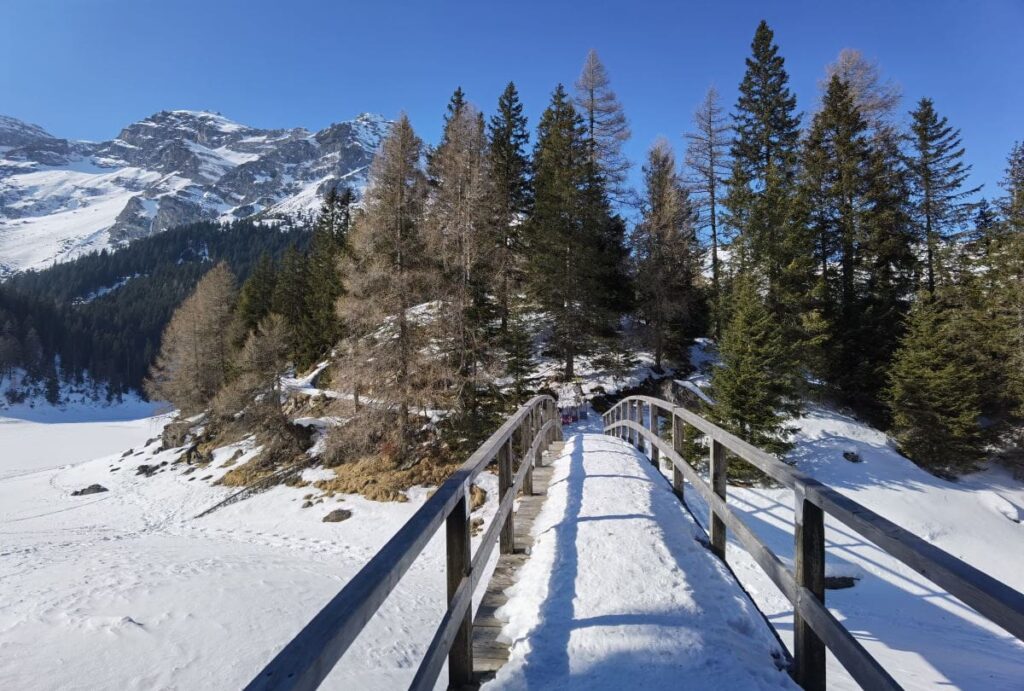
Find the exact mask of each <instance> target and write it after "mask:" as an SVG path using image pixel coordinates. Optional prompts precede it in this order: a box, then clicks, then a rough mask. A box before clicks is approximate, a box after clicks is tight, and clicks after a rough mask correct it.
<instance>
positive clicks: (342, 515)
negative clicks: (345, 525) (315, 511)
mask: <svg viewBox="0 0 1024 691" xmlns="http://www.w3.org/2000/svg"><path fill="white" fill-rule="evenodd" d="M350 518H352V512H351V511H349V510H348V509H335V510H334V511H331V512H330V513H329V514H327V515H326V516H324V523H340V522H341V521H347V520H348V519H350Z"/></svg>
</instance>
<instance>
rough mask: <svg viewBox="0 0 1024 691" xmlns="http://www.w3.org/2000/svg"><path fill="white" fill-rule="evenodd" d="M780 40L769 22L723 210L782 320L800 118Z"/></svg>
mask: <svg viewBox="0 0 1024 691" xmlns="http://www.w3.org/2000/svg"><path fill="white" fill-rule="evenodd" d="M773 40H774V34H773V33H772V30H771V29H769V28H768V24H767V23H765V22H764V21H762V22H761V23H760V24H759V25H758V27H757V31H756V32H755V34H754V40H753V43H752V44H751V49H752V52H753V55H752V57H750V58H747V61H746V65H747V69H746V73H745V74H744V76H743V81H742V82H741V83H740V96H739V100H738V101H737V102H736V110H735V113H734V114H733V129H734V138H733V142H732V148H731V152H730V153H731V156H732V170H731V174H730V177H729V183H728V192H727V194H726V197H725V200H724V206H725V208H726V210H727V220H728V224H729V225H730V226H731V227H732V228H734V229H736V231H737V232H738V233H739V238H738V239H739V241H740V242H742V243H744V244H745V245H746V246H747V247H748V249H747V250H746V251H744V252H742V253H741V254H742V256H744V257H745V258H746V259H747V260H749V261H750V262H751V263H752V264H753V265H754V267H755V268H756V269H757V271H758V272H759V273H760V274H761V275H762V277H763V279H764V280H765V281H766V282H767V288H768V297H769V302H770V304H772V305H773V309H774V310H775V311H776V313H777V315H778V316H779V317H780V318H782V317H786V316H788V309H787V308H786V307H785V306H784V305H785V303H786V302H787V300H788V299H789V296H787V295H785V294H784V293H785V292H786V291H785V289H784V283H785V277H784V276H783V274H784V272H785V270H786V268H787V267H788V265H789V262H790V259H791V257H792V255H793V254H794V250H793V248H792V247H791V246H790V245H791V243H790V242H789V241H788V238H787V237H785V235H786V233H787V232H788V231H789V230H790V229H791V227H792V223H791V218H790V215H791V212H792V203H793V199H792V198H793V195H794V185H795V177H796V172H797V168H796V162H797V145H798V140H799V136H800V129H799V128H800V117H799V115H798V114H797V113H796V96H794V95H793V94H792V93H791V92H790V90H789V87H788V82H789V75H788V74H787V73H786V70H785V62H784V60H783V59H782V57H781V56H779V54H778V52H779V49H778V46H777V45H775V44H774V43H773ZM801 249H802V248H801ZM796 251H797V252H798V251H799V250H796ZM745 268H746V267H741V269H745Z"/></svg>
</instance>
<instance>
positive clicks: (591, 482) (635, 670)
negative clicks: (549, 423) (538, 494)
mask: <svg viewBox="0 0 1024 691" xmlns="http://www.w3.org/2000/svg"><path fill="white" fill-rule="evenodd" d="M698 530H699V529H698V528H697V525H696V524H695V523H694V521H693V519H692V517H691V516H690V515H689V514H688V513H687V512H686V511H685V510H684V509H683V508H682V506H681V505H680V503H679V500H678V499H676V497H675V495H673V494H672V492H671V490H670V488H669V486H668V485H667V484H666V483H665V482H664V481H663V480H662V479H661V478H660V477H658V472H657V470H656V469H655V468H654V467H653V466H651V464H650V463H649V462H648V461H647V460H646V459H644V458H643V457H642V456H641V455H640V454H639V452H637V451H636V450H635V449H633V448H632V447H631V446H629V445H627V444H626V443H625V442H623V441H621V440H619V439H613V438H611V437H607V436H603V435H602V434H601V430H600V418H597V417H596V416H591V417H590V420H589V423H587V424H584V425H581V426H579V427H577V428H576V429H575V430H573V431H572V432H571V433H568V434H567V435H566V445H565V449H564V452H563V453H562V455H561V456H560V457H559V458H558V459H556V460H555V462H554V471H553V474H552V477H551V486H550V489H549V493H548V498H547V500H546V501H545V504H544V507H543V509H542V510H541V513H540V515H539V516H538V518H537V521H536V523H535V524H534V534H535V535H536V542H535V543H534V546H533V549H532V553H531V557H530V559H529V561H527V562H526V564H525V565H524V566H523V567H522V570H521V572H520V577H519V581H518V582H517V583H516V585H514V586H513V587H512V588H511V589H510V590H508V591H506V592H507V593H508V594H509V595H510V599H509V601H508V603H507V604H506V605H505V606H504V607H503V608H502V609H501V610H499V612H498V614H499V616H501V615H502V614H503V613H504V615H505V616H507V617H508V618H509V623H508V624H507V625H506V626H505V628H504V629H503V632H502V633H503V635H504V636H507V637H508V639H509V640H511V641H512V642H513V646H512V652H511V658H510V660H509V663H508V664H507V665H505V666H504V667H502V668H501V670H499V672H498V675H497V677H496V679H495V680H494V681H493V682H492V683H490V684H488V685H487V686H486V687H485V688H488V689H564V690H568V689H581V690H583V689H587V690H590V689H608V690H609V691H613V690H614V691H619V690H620V689H667V688H675V687H677V686H679V685H680V684H682V685H684V686H686V687H687V688H694V689H711V688H720V689H767V688H796V687H795V685H794V684H793V682H792V681H791V680H790V678H789V675H788V674H787V673H786V672H785V671H782V670H781V669H780V668H779V665H778V664H777V663H778V662H780V661H781V659H782V657H781V653H780V650H779V644H778V641H777V640H776V639H775V638H774V636H773V635H772V633H771V630H770V628H769V627H768V625H767V624H766V623H765V621H764V619H763V618H762V617H761V615H760V614H759V613H758V612H757V610H756V609H755V607H754V606H753V604H752V603H751V601H750V599H749V598H748V597H747V595H746V594H744V593H743V591H742V590H741V589H740V588H739V587H738V586H737V584H736V582H735V580H733V578H732V576H731V575H730V574H729V573H728V571H727V569H725V567H724V566H723V565H722V564H721V562H719V561H718V560H717V559H716V558H715V557H714V556H712V554H711V553H710V552H709V551H708V550H707V549H705V548H704V547H703V546H702V545H701V544H700V543H699V542H697V540H696V535H697V532H698Z"/></svg>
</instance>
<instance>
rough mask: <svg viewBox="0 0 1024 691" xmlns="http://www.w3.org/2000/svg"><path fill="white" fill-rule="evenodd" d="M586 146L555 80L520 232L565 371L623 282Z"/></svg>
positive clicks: (602, 327) (615, 236)
mask: <svg viewBox="0 0 1024 691" xmlns="http://www.w3.org/2000/svg"><path fill="white" fill-rule="evenodd" d="M590 154H591V152H590V149H589V144H588V139H587V130H586V126H585V124H584V121H583V119H582V118H581V117H580V115H579V114H578V113H577V112H576V110H575V108H573V106H572V104H571V103H570V102H569V99H568V96H567V95H566V92H565V89H564V88H563V87H562V86H561V85H559V86H558V87H557V88H556V89H555V92H554V93H553V95H552V99H551V104H550V105H549V106H548V108H547V109H546V110H545V111H544V114H543V115H542V116H541V120H540V125H539V127H538V134H537V144H536V147H535V149H534V156H533V170H534V193H535V201H534V206H533V213H532V215H531V216H530V219H529V222H528V223H527V225H526V233H527V241H528V247H529V251H528V280H529V285H530V292H531V294H532V295H533V297H534V298H535V299H536V300H537V302H538V303H539V304H540V306H541V308H542V309H544V310H546V311H547V313H548V314H549V316H550V318H551V319H552V321H553V334H552V341H553V342H552V345H553V347H554V349H555V350H556V351H557V352H558V353H559V355H560V356H561V358H562V360H563V362H564V364H565V368H564V376H565V377H566V378H567V379H571V378H572V377H573V376H574V363H575V357H576V355H577V354H579V353H581V352H582V351H583V349H584V348H585V347H586V345H587V344H588V342H589V341H590V340H591V338H592V337H594V336H595V335H598V334H601V333H604V332H606V331H607V330H608V329H609V327H610V325H611V324H613V323H614V321H615V317H616V316H617V315H616V313H615V312H616V305H617V302H618V300H619V299H620V296H619V295H618V294H617V292H616V291H619V290H622V288H623V287H624V286H628V282H627V281H625V280H622V279H621V275H622V272H623V271H624V269H625V266H624V259H625V251H624V249H623V247H622V239H621V238H622V225H621V221H620V220H617V219H614V218H612V217H611V215H610V212H609V209H608V202H607V198H605V197H604V195H603V188H602V186H601V184H600V180H599V178H598V176H597V174H596V171H595V170H594V167H593V165H592V159H591V155H590Z"/></svg>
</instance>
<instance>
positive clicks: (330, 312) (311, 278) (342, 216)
mask: <svg viewBox="0 0 1024 691" xmlns="http://www.w3.org/2000/svg"><path fill="white" fill-rule="evenodd" d="M351 204H352V191H351V190H350V189H349V188H348V187H345V188H343V189H342V191H341V192H338V191H336V190H335V189H334V188H332V189H331V190H330V191H329V192H328V193H327V195H326V196H325V197H324V202H323V205H322V206H321V209H320V216H319V218H318V219H317V223H316V227H315V228H314V231H313V240H312V242H311V243H310V247H309V255H308V258H307V260H306V293H305V298H304V307H303V316H302V319H301V320H300V321H299V325H298V333H297V341H298V343H299V349H298V352H297V353H296V358H297V359H296V365H297V366H299V367H306V366H308V365H311V364H313V363H314V362H315V361H316V360H317V359H318V358H321V357H323V356H324V354H325V353H327V352H328V351H329V350H330V348H331V346H333V345H334V344H335V343H336V342H337V340H338V338H340V336H341V321H340V320H339V318H338V315H337V302H338V298H339V297H341V291H342V285H341V274H340V270H339V262H340V260H341V253H342V249H343V248H344V246H345V240H346V238H347V236H348V230H349V223H350V219H351V211H350V207H351Z"/></svg>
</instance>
